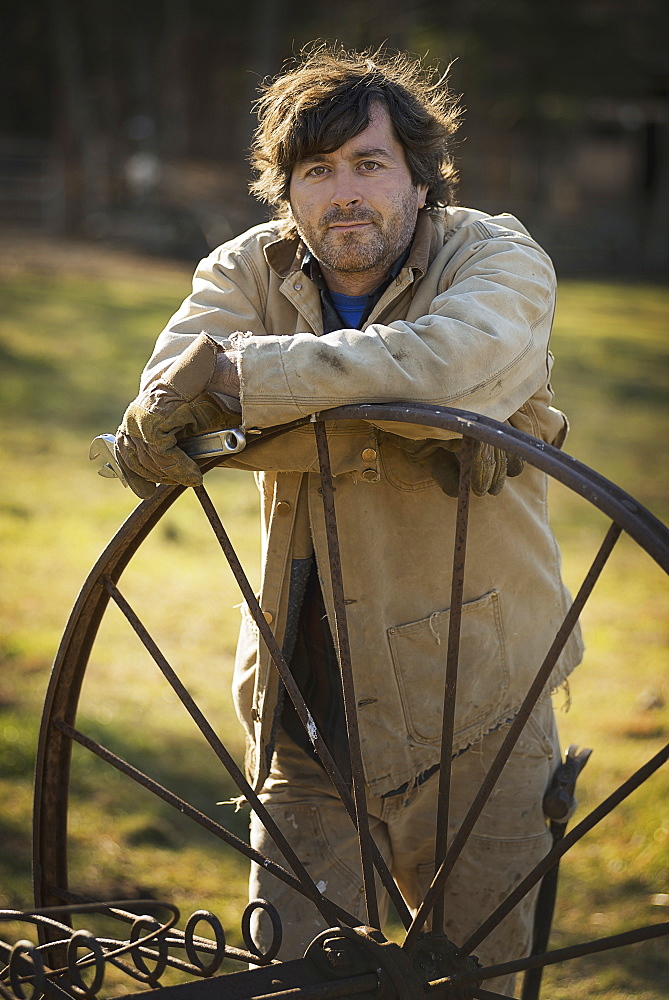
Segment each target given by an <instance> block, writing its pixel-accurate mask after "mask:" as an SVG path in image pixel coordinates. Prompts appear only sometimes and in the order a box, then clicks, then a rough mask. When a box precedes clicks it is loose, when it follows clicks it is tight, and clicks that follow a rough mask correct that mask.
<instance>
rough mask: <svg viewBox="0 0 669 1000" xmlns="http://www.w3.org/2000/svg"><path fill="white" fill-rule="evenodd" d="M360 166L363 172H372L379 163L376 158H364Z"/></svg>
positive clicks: (377, 167)
mask: <svg viewBox="0 0 669 1000" xmlns="http://www.w3.org/2000/svg"><path fill="white" fill-rule="evenodd" d="M360 166H361V168H362V170H364V171H365V173H372V171H374V170H378V169H379V166H380V164H379V163H377V162H376V160H365V161H364V162H363V163H361V164H360Z"/></svg>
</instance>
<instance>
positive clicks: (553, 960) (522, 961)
mask: <svg viewBox="0 0 669 1000" xmlns="http://www.w3.org/2000/svg"><path fill="white" fill-rule="evenodd" d="M666 935H669V920H668V921H666V922H665V923H663V924H649V925H648V926H647V927H635V928H634V930H631V931H624V932H623V933H622V934H612V935H611V936H610V937H605V938H595V939H594V940H593V941H584V942H582V943H581V944H573V945H570V946H569V947H567V948H558V949H556V950H555V951H547V952H545V953H544V954H543V955H529V956H528V957H527V958H517V959H515V960H514V961H512V962H501V963H500V964H499V965H489V966H487V967H486V968H484V969H476V971H474V972H458V973H456V975H454V976H449V977H448V978H447V979H441V980H438V981H436V982H435V983H432V986H436V985H439V986H452V987H453V988H455V987H456V986H457V987H460V986H465V985H467V984H468V983H475V982H478V981H479V980H484V981H485V980H486V979H495V978H496V977H497V976H508V975H512V974H513V973H516V972H525V970H526V969H536V968H543V967H545V966H547V965H557V964H558V962H567V961H569V960H570V959H573V958H585V957H586V956H588V955H596V954H597V953H598V952H601V951H611V950H613V949H614V948H624V947H625V946H626V945H630V944H639V943H640V942H642V941H651V940H653V938H659V937H665V936H666ZM445 996H448V994H445Z"/></svg>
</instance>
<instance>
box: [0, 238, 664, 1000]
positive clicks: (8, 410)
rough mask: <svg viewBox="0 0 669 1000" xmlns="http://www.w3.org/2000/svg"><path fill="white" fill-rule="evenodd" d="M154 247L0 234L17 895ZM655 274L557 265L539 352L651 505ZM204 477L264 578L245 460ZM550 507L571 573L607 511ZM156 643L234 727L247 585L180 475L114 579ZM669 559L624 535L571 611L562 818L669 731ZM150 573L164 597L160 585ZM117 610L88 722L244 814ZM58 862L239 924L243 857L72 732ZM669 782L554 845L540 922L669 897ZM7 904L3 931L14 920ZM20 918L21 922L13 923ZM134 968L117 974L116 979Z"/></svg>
mask: <svg viewBox="0 0 669 1000" xmlns="http://www.w3.org/2000/svg"><path fill="white" fill-rule="evenodd" d="M189 282H190V274H189V269H188V268H185V267H182V266H178V265H175V264H173V263H170V262H166V261H156V260H150V259H147V258H143V257H138V256H132V255H128V254H120V253H114V252H112V251H102V250H95V249H91V248H90V247H80V246H78V245H76V244H56V243H53V244H49V243H47V242H44V241H42V242H40V243H38V244H36V243H34V242H30V241H25V240H22V239H20V238H19V237H17V238H16V239H14V240H13V241H12V242H11V243H6V244H3V245H2V246H0V301H2V310H0V407H1V412H2V418H3V432H2V436H1V438H0V455H1V461H2V469H3V475H2V478H1V480H0V539H1V545H2V561H1V565H0V594H1V597H0V602H1V604H0V644H1V645H0V656H1V661H0V796H1V801H2V806H1V807H0V906H4V907H21V906H28V905H29V904H30V900H31V888H30V852H31V844H30V837H31V795H32V771H33V765H34V756H35V744H36V737H37V730H38V725H39V718H40V712H41V705H42V701H43V698H44V693H45V690H46V685H47V682H48V675H49V669H50V665H51V663H52V661H53V658H54V655H55V651H56V649H57V647H58V643H59V638H60V635H61V633H62V630H63V628H64V625H65V622H66V620H67V616H68V613H69V609H70V607H71V606H72V604H73V603H74V600H75V598H76V595H77V592H78V589H79V587H80V585H81V584H82V582H83V581H84V579H85V577H86V575H87V573H88V571H89V569H90V567H91V566H92V565H93V563H94V562H95V560H96V559H97V557H98V555H99V553H100V551H101V550H102V548H103V547H104V546H105V545H106V543H107V542H108V540H109V539H110V537H111V536H112V535H113V533H114V532H115V531H116V530H117V528H118V527H119V525H120V524H121V523H122V521H123V519H124V518H125V517H126V516H127V514H128V513H129V512H130V511H131V510H132V509H133V507H134V500H135V498H134V497H133V496H132V495H130V494H129V492H128V491H124V490H122V489H121V488H120V487H119V486H118V484H116V483H113V482H109V481H106V480H103V479H101V478H99V477H97V476H96V475H95V474H94V472H93V469H92V467H91V466H90V465H89V463H88V461H87V450H88V443H89V441H90V439H91V438H92V437H93V436H94V435H95V434H97V433H100V432H101V431H105V430H106V431H111V430H113V429H114V428H115V427H116V425H117V423H118V420H119V417H120V415H121V413H122V411H123V408H124V405H125V403H126V402H127V401H128V400H129V399H130V398H132V397H133V396H134V394H135V391H136V384H137V378H138V373H139V371H140V369H141V367H142V364H143V363H144V361H145V359H146V357H147V356H148V353H149V351H150V348H151V346H152V343H153V340H154V339H155V336H156V334H157V332H158V331H159V330H160V328H161V327H162V325H163V324H164V322H165V321H166V319H167V318H168V316H169V315H170V313H171V311H173V309H174V308H176V305H177V304H178V303H179V302H180V300H181V298H182V297H183V295H184V294H186V292H187V291H188V288H189ZM668 318H669V292H667V290H666V289H661V288H659V287H657V286H653V285H647V286H646V285H640V284H624V283H606V282H590V281H588V282H585V281H572V280H570V281H563V282H562V284H561V292H560V300H559V307H558V314H557V319H556V326H555V334H554V340H553V350H554V353H555V355H556V357H557V362H556V367H555V370H554V377H553V384H554V388H555V390H556V396H557V398H556V402H557V404H558V405H560V406H561V407H562V408H564V409H565V410H566V411H567V412H568V414H569V416H570V419H571V422H572V432H571V435H570V437H569V439H568V442H567V445H566V450H567V451H568V452H569V453H571V454H573V455H575V456H576V457H577V458H579V459H581V460H582V461H584V462H585V463H586V464H588V465H591V466H592V467H594V468H595V469H596V470H598V471H599V472H601V473H603V474H604V475H605V476H607V477H608V478H610V479H612V480H613V481H614V482H616V483H618V484H619V485H620V486H622V487H623V488H624V489H626V490H627V491H628V492H630V493H631V494H632V495H633V496H635V497H636V498H637V499H638V500H639V501H641V502H642V503H643V504H645V505H646V506H647V507H649V508H650V510H651V511H653V512H654V513H655V514H656V515H657V516H658V517H660V518H661V519H663V520H665V521H666V520H667V515H668V513H669V490H668V488H667V485H668V484H667V478H668V477H667V471H668V470H667V451H666V441H667V438H668V436H669V419H668V411H667V405H666V399H667V395H666V394H667V371H668V365H667V360H668V358H667V356H668V353H669V352H668V349H667V330H668V324H667V320H668ZM208 487H209V489H210V491H211V493H212V496H213V497H214V499H215V501H216V503H217V505H218V507H219V509H220V510H221V512H222V513H223V515H224V517H225V520H226V524H227V525H228V527H229V529H230V531H231V534H232V537H233V541H234V543H235V545H236V546H237V547H238V551H239V552H240V554H241V556H242V560H243V562H244V564H245V565H246V566H247V569H248V572H249V575H250V577H251V580H252V583H253V584H254V585H255V584H256V583H257V580H258V538H257V499H256V494H255V487H254V485H253V482H252V478H251V477H250V476H247V475H245V474H242V473H238V472H234V471H232V470H217V471H215V472H213V473H211V474H210V476H209V477H208ZM552 509H553V519H554V523H555V527H556V532H557V534H558V537H559V539H560V542H561V544H562V547H563V554H564V572H565V578H566V580H567V582H568V584H569V586H570V587H571V588H572V589H575V588H576V587H577V586H578V584H579V582H580V580H581V578H582V576H583V574H584V572H585V571H586V570H587V568H588V565H589V563H590V560H591V559H592V557H593V556H594V553H595V551H596V549H597V547H598V545H599V542H600V540H601V538H602V537H603V534H604V532H605V530H606V523H605V519H604V518H603V517H602V516H601V515H600V514H599V513H597V512H596V511H593V510H592V509H591V508H590V507H589V506H588V505H587V504H586V503H585V502H584V501H581V500H580V499H577V498H574V497H573V496H571V495H569V494H568V493H567V492H566V491H565V490H564V489H562V488H559V487H555V489H554V491H553V506H552ZM122 589H123V592H124V593H125V594H126V595H127V596H128V597H129V598H130V599H131V600H132V602H133V604H136V605H137V607H138V609H139V610H140V612H141V614H142V616H143V617H144V619H145V621H146V623H147V625H148V626H149V628H150V630H151V632H152V634H154V635H155V636H156V638H158V639H159V642H160V644H161V648H162V649H163V651H164V652H165V654H166V655H167V657H168V659H170V661H171V662H172V664H173V665H174V667H175V669H177V670H178V671H179V672H180V674H181V675H182V676H183V678H184V680H185V681H186V683H187V684H188V686H189V689H190V690H191V691H192V693H193V694H194V695H195V697H196V698H197V699H198V701H199V703H200V704H201V706H202V708H203V709H204V710H205V712H206V714H207V715H208V717H209V718H210V719H211V720H212V722H213V723H214V724H215V726H216V728H217V729H218V731H219V732H220V733H221V735H222V736H223V738H224V740H225V741H226V743H228V744H229V745H231V746H232V747H233V748H234V750H235V752H236V753H237V755H238V756H239V755H240V754H241V741H240V734H239V730H238V726H237V723H236V721H235V719H234V717H233V712H232V708H231V705H230V698H229V678H230V670H231V664H232V657H233V654H234V645H235V638H236V629H237V622H238V610H237V607H236V605H237V604H238V603H239V600H240V598H239V596H238V594H237V591H236V589H235V587H234V586H233V584H232V580H231V576H230V574H229V571H228V570H227V568H225V567H224V566H223V564H222V558H221V557H220V555H219V553H218V552H217V551H216V548H215V545H214V544H213V543H212V538H211V534H210V531H209V529H208V527H207V526H206V524H205V523H204V518H203V516H202V514H201V511H200V510H199V507H198V506H197V504H196V503H195V501H194V499H193V498H192V496H189V495H186V496H184V497H183V498H182V500H180V501H179V502H178V504H177V505H176V506H175V508H174V510H173V511H172V512H171V513H170V514H169V515H168V516H166V518H165V519H164V520H163V521H161V523H160V524H159V526H158V527H157V528H156V530H155V531H154V532H153V534H152V536H151V537H150V539H149V540H148V541H147V543H146V544H145V546H143V547H142V550H140V553H139V554H138V556H137V558H136V559H135V560H133V563H132V564H131V566H130V568H129V569H128V571H127V572H126V573H124V575H123V577H122ZM667 593H668V588H667V582H666V578H665V577H663V575H662V574H661V573H660V571H659V570H658V569H657V567H656V566H655V565H654V564H653V563H652V561H651V560H650V559H649V557H648V556H647V555H645V554H644V553H642V552H641V551H640V550H639V549H638V547H637V546H635V545H634V544H633V543H631V542H630V541H629V540H623V541H622V542H621V543H620V544H619V546H618V547H617V549H616V551H615V552H614V554H613V556H612V558H611V561H610V565H609V566H608V567H607V570H606V572H605V575H604V576H603V578H602V580H601V581H600V582H599V584H598V585H597V588H596V591H595V594H594V597H593V601H592V604H591V606H589V607H588V609H587V611H586V614H585V615H584V630H585V635H586V641H587V646H588V651H587V655H586V660H585V662H584V664H583V665H582V667H581V668H580V669H579V670H578V671H577V672H576V674H575V676H574V678H573V680H572V682H571V684H570V702H571V704H570V707H569V710H568V711H567V707H568V706H567V701H568V699H567V696H566V695H565V693H564V692H559V693H558V695H557V696H556V705H557V707H558V709H559V722H560V728H561V735H562V742H563V745H566V744H567V743H569V742H571V741H573V742H577V743H579V744H580V745H587V746H590V747H592V748H593V749H594V753H593V756H592V760H591V762H590V763H589V764H588V767H587V769H586V771H585V772H584V775H583V778H582V783H581V786H580V791H579V808H578V813H577V816H576V820H578V819H579V818H581V817H582V816H584V815H585V814H586V812H587V811H588V810H589V809H590V808H592V807H593V806H594V805H596V804H597V803H598V802H599V801H600V800H601V799H602V798H603V797H605V796H606V795H607V794H609V792H610V791H612V790H613V788H614V787H615V786H616V784H617V783H619V782H620V781H621V780H623V779H624V778H626V777H627V776H628V775H629V774H631V773H632V771H633V770H634V769H635V768H636V767H638V766H639V765H640V764H642V763H643V762H644V761H645V760H647V759H648V758H649V757H650V756H651V755H652V754H653V753H655V752H657V750H659V749H660V747H661V746H662V745H663V744H664V743H665V742H666V734H667V730H668V729H669V709H668V708H667V700H668V699H669V685H668V683H667V674H666V652H667V638H668V636H667V633H668V631H669V630H668V625H667V622H668V620H669V615H668V613H667V612H668V610H669V608H668V601H667ZM157 595H160V596H159V599H157ZM119 619H120V616H119V615H118V614H113V613H111V612H110V613H109V614H108V615H107V616H106V618H105V622H104V624H103V628H102V630H101V633H100V636H99V640H98V642H97V643H96V646H95V649H94V654H93V658H92V661H91V664H90V668H89V675H88V679H87V681H86V684H85V688H84V692H83V697H82V704H81V716H80V725H81V728H83V729H85V731H87V732H89V733H91V734H92V735H93V736H95V737H96V738H99V739H100V740H101V741H102V742H104V743H106V744H107V745H109V746H110V747H111V748H112V749H114V750H115V751H116V752H117V753H119V754H120V755H121V756H123V757H125V758H127V759H130V760H132V761H133V762H135V763H137V764H138V765H139V766H143V767H144V768H145V769H147V770H148V771H149V773H151V774H153V775H154V776H156V777H158V779H159V780H161V781H162V782H163V783H164V784H165V785H167V786H168V787H169V788H171V789H173V790H174V791H176V792H177V793H179V794H183V795H184V796H185V797H186V798H188V799H189V801H191V802H192V803H193V804H194V805H196V806H197V807H198V808H199V809H201V810H202V811H203V812H205V813H207V814H208V815H211V816H213V817H214V818H216V819H218V820H220V821H222V822H224V823H225V824H227V825H229V826H230V828H231V829H233V830H234V832H236V833H237V834H238V835H239V836H244V835H245V825H246V822H247V814H246V812H244V811H242V812H238V813H237V812H235V807H234V806H233V805H220V804H218V803H222V802H225V801H226V800H229V799H230V798H231V797H232V796H233V795H234V790H233V788H232V787H231V783H230V781H229V780H228V779H227V778H226V777H225V776H224V775H223V774H222V771H221V768H220V766H218V765H217V763H216V761H215V759H214V758H213V756H212V755H211V752H210V751H208V750H207V748H206V747H205V746H203V744H202V742H201V741H200V740H199V739H198V737H197V735H196V733H195V731H194V727H193V725H192V723H191V722H190V720H189V719H188V718H187V717H186V715H185V713H184V712H183V710H181V709H180V707H179V706H178V705H177V704H175V701H174V698H173V696H172V695H171V693H170V692H169V691H168V689H167V686H166V684H165V683H164V682H163V681H162V679H161V678H160V676H159V675H158V672H157V669H156V668H155V666H154V664H153V663H152V662H151V661H150V660H149V658H148V655H147V654H145V653H144V651H143V650H142V649H141V648H140V647H139V644H138V642H137V640H136V639H135V638H134V636H133V635H132V634H130V633H129V631H128V629H127V628H126V627H125V625H124V623H123V622H121V621H120V620H119ZM75 765H76V766H75V773H76V778H75V780H74V782H73V787H72V814H71V826H70V837H71V842H72V856H71V882H72V884H73V885H74V884H76V886H77V887H78V888H80V889H81V890H82V891H84V892H88V893H89V894H90V895H93V896H102V895H107V896H109V895H112V896H137V895H143V894H148V895H151V896H153V897H155V898H167V899H173V900H174V901H175V902H176V903H177V904H178V905H179V906H180V907H181V908H182V911H183V912H184V913H189V912H191V910H192V909H194V908H196V907H198V906H207V907H209V908H211V909H212V910H214V911H215V912H216V913H218V915H219V916H220V917H221V919H222V921H223V924H224V926H225V927H226V930H227V931H228V937H229V940H230V941H231V943H239V940H240V938H239V915H240V913H241V908H242V904H243V900H244V897H245V880H246V871H245V866H244V865H243V864H242V863H240V862H239V861H238V860H237V858H236V856H233V855H232V854H231V853H230V852H228V851H226V850H221V849H220V847H219V845H218V844H217V842H214V841H213V838H211V837H209V836H208V835H206V834H205V833H204V832H202V831H200V830H198V829H196V828H193V826H192V824H190V823H188V822H186V821H184V819H183V817H181V816H180V815H178V814H177V813H176V812H174V811H173V810H170V809H169V808H168V807H165V806H163V805H162V804H160V803H158V802H157V800H155V799H154V798H153V797H152V796H150V795H148V794H146V795H145V794H144V793H143V792H142V791H139V790H137V789H136V788H135V787H134V786H132V787H131V786H129V783H128V782H127V781H126V780H125V779H122V778H121V777H119V776H118V775H116V774H115V773H114V772H111V771H110V770H109V768H105V767H104V766H102V765H100V764H99V763H98V762H97V761H95V760H94V759H90V758H87V757H86V755H85V753H84V752H83V751H82V752H81V753H78V752H77V753H75ZM668 802H669V782H668V781H667V777H666V773H664V774H657V775H655V776H654V777H653V778H652V779H651V780H650V781H649V782H648V783H647V784H646V785H644V786H643V787H642V788H641V789H640V790H639V791H637V792H636V793H634V794H633V795H632V796H631V797H630V798H629V799H628V800H627V801H626V802H625V803H624V804H623V805H622V806H621V807H620V808H619V809H618V810H616V812H615V813H614V814H613V815H612V816H610V817H609V818H608V819H607V820H605V821H604V822H603V823H602V824H601V825H600V826H599V827H598V828H597V829H596V830H595V831H593V833H591V834H589V835H588V836H587V837H586V838H585V839H584V840H583V841H582V842H581V843H580V844H579V845H578V846H577V848H575V849H574V851H573V852H571V854H570V855H569V857H568V859H567V860H566V861H565V863H564V865H563V869H562V871H563V874H562V881H561V889H560V898H559V902H558V912H557V917H556V924H555V930H554V935H553V939H552V944H553V945H554V946H555V947H560V946H563V945H566V944H568V943H572V942H576V941H579V940H584V939H588V938H589V937H597V936H603V935H606V934H612V933H616V932H618V931H621V930H624V929H627V928H629V927H632V926H635V925H638V924H642V923H654V922H659V921H660V920H662V919H663V918H665V917H666V906H667V903H668V902H669V895H667V894H668V893H669V809H668V806H667V803H668ZM18 933H19V929H18V927H16V926H15V925H6V926H5V928H4V929H3V930H2V931H0V937H2V936H5V937H11V936H12V935H13V934H18ZM20 933H21V936H25V930H22V931H21V932H20ZM668 979H669V962H668V961H667V957H666V949H665V948H663V947H662V946H661V945H660V944H657V943H655V944H654V943H650V944H644V945H639V946H635V947H634V948H631V949H627V950H625V951H624V952H620V953H616V954H615V955H612V954H609V955H604V956H597V957H592V958H589V959H582V960H579V961H577V962H572V963H570V964H569V965H568V966H567V965H563V966H558V967H555V968H553V969H551V970H549V971H548V972H547V974H546V977H545V983H546V986H545V990H544V996H545V997H550V998H553V1000H579V998H583V1000H585V998H606V1000H623V998H627V997H635V998H642V1000H660V998H661V997H664V996H666V983H667V980H668ZM126 988H127V987H126Z"/></svg>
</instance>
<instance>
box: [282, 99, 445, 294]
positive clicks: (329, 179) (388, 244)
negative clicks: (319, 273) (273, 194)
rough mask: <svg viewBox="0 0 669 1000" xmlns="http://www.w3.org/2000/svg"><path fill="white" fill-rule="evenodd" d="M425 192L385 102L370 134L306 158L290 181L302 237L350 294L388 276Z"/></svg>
mask: <svg viewBox="0 0 669 1000" xmlns="http://www.w3.org/2000/svg"><path fill="white" fill-rule="evenodd" d="M426 196H427V185H422V184H421V185H419V186H418V187H414V184H413V181H412V179H411V174H410V172H409V168H408V166H407V162H406V158H405V155H404V148H403V146H402V144H401V143H400V141H399V140H398V138H397V136H396V135H395V131H394V129H393V126H392V122H391V120H390V116H389V114H388V111H387V110H386V108H385V107H383V106H382V105H376V106H375V107H373V108H372V110H371V113H370V119H369V124H368V126H367V128H366V129H364V131H362V132H360V133H359V134H358V135H356V136H354V138H353V139H349V140H348V142H345V143H344V145H343V146H340V147H339V149H336V150H335V151H334V152H333V153H317V154H314V155H313V156H309V157H307V158H306V159H305V160H301V161H300V162H299V163H298V164H296V166H295V167H294V168H293V172H292V174H291V178H290V204H291V208H292V211H293V218H294V219H295V223H296V225H297V228H298V231H299V233H300V236H301V237H302V239H303V240H304V242H305V243H306V245H307V246H308V247H309V249H310V250H311V252H312V253H313V255H314V256H315V257H316V259H317V260H318V261H319V263H320V265H321V268H322V270H323V275H324V277H325V280H326V281H327V284H328V286H329V288H330V289H331V290H332V291H335V292H343V293H344V294H347V295H364V294H366V293H367V292H371V291H372V290H373V289H374V288H375V287H376V286H377V285H378V284H379V283H380V282H381V281H382V280H383V278H384V277H385V276H386V274H387V273H388V271H389V269H390V268H391V266H392V264H393V263H394V262H395V261H396V260H397V258H398V257H400V256H401V254H402V253H403V252H404V251H405V250H406V248H407V247H408V246H409V243H410V242H411V239H412V237H413V233H414V229H415V228H416V216H417V214H418V210H419V209H420V208H422V207H423V206H424V204H425V198H426Z"/></svg>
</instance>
